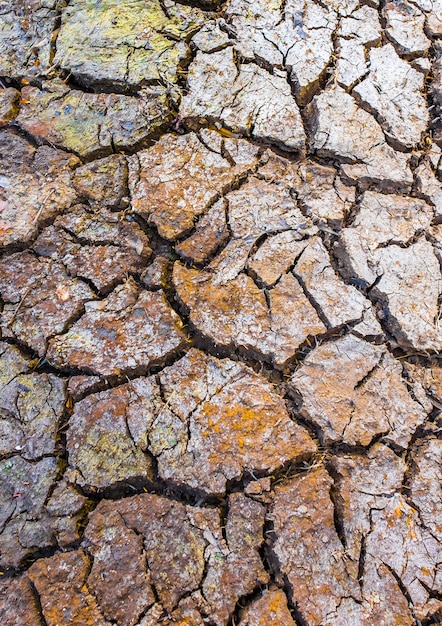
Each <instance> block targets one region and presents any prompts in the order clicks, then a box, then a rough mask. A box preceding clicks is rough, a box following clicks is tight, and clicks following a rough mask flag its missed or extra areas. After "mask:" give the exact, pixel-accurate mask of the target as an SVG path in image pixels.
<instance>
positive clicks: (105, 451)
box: [67, 379, 161, 489]
mask: <svg viewBox="0 0 442 626" xmlns="http://www.w3.org/2000/svg"><path fill="white" fill-rule="evenodd" d="M153 394H155V396H154V397H152V396H153ZM158 403H161V401H160V399H159V391H158V388H157V386H156V385H155V383H151V382H150V380H149V379H146V380H143V379H138V380H135V381H132V382H130V383H128V384H126V385H121V386H120V387H117V388H115V389H109V390H107V391H102V392H101V393H97V394H92V395H90V396H88V397H87V398H85V399H84V400H81V401H80V402H78V403H77V404H76V405H75V408H74V412H73V414H72V416H71V418H70V422H69V424H70V425H69V430H68V432H67V449H68V453H69V464H70V467H71V474H70V476H71V479H72V480H74V481H75V482H76V483H77V484H79V485H81V486H86V487H88V488H90V487H95V488H98V489H103V488H106V487H111V486H113V485H115V484H117V485H118V484H119V483H122V482H129V483H130V482H131V481H133V480H135V479H142V480H144V481H146V480H148V479H150V478H152V476H153V467H152V460H151V457H149V456H148V455H146V454H144V452H143V449H142V446H141V447H140V446H139V445H137V444H138V442H137V441H136V440H135V441H134V440H133V438H132V436H131V431H130V427H129V424H130V422H131V421H132V420H134V421H135V422H136V421H139V420H140V419H141V415H143V418H144V420H145V423H146V428H148V427H149V424H151V423H152V421H153V419H154V417H155V413H157V412H158V409H156V404H158Z"/></svg>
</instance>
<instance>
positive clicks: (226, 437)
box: [67, 350, 316, 495]
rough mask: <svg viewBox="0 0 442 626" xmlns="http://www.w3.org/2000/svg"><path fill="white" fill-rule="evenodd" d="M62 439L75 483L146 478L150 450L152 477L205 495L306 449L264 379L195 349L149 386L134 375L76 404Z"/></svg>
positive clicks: (306, 440) (307, 443)
mask: <svg viewBox="0 0 442 626" xmlns="http://www.w3.org/2000/svg"><path fill="white" fill-rule="evenodd" d="M67 446H68V451H69V463H70V466H71V470H73V473H72V472H71V478H72V479H73V480H75V481H76V482H77V483H78V484H80V485H86V486H89V487H91V486H92V487H96V488H106V487H111V486H113V485H115V484H118V483H122V482H131V481H133V480H135V479H141V480H143V481H146V480H148V479H150V478H152V476H153V465H152V460H151V458H152V457H151V455H153V456H155V457H156V459H157V464H158V473H159V476H160V478H162V479H163V480H168V481H171V482H173V483H175V484H176V485H179V486H181V487H190V488H193V489H196V490H199V491H204V492H206V493H208V494H211V495H219V494H222V493H224V492H225V489H226V484H227V482H228V481H232V480H239V479H240V478H241V477H242V475H243V474H244V472H246V471H250V472H252V473H253V472H261V473H268V472H272V471H274V470H276V469H277V468H278V467H280V466H282V465H284V463H286V462H288V461H293V460H302V459H304V458H306V457H307V456H309V455H310V454H312V453H313V452H314V451H315V449H316V448H315V444H314V443H313V441H312V440H311V439H310V437H309V436H308V434H307V432H306V431H305V430H304V429H303V428H302V427H300V426H298V425H296V424H294V423H293V422H292V421H291V420H290V418H289V415H288V413H287V409H286V407H285V404H284V402H283V400H282V399H281V398H280V397H279V396H278V395H277V394H276V393H275V392H274V390H273V389H272V387H271V385H270V384H269V383H268V382H267V381H265V379H264V378H262V377H260V376H258V375H257V374H255V373H254V372H252V370H250V369H249V368H247V367H245V366H244V365H241V364H239V363H235V362H233V361H230V360H227V359H226V360H222V361H220V360H218V359H215V358H213V357H207V356H206V355H204V354H203V353H202V352H198V351H196V350H191V351H190V352H189V354H188V355H187V356H185V357H183V358H182V359H181V360H179V361H177V363H176V364H175V365H173V366H171V367H169V368H166V369H165V370H164V371H163V372H162V373H161V374H160V375H159V379H158V383H157V382H155V380H154V379H153V378H140V379H136V380H134V381H132V382H130V383H128V384H125V385H121V386H119V387H117V388H116V389H111V390H108V391H103V392H101V393H98V394H92V395H89V396H88V397H87V398H85V399H84V400H82V401H80V402H78V403H77V404H76V406H75V409H74V413H73V415H72V417H71V419H70V427H69V431H68V434H67ZM74 470H75V471H74Z"/></svg>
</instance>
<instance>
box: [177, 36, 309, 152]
mask: <svg viewBox="0 0 442 626" xmlns="http://www.w3.org/2000/svg"><path fill="white" fill-rule="evenodd" d="M188 89H189V93H188V94H186V95H185V96H184V97H183V100H182V102H181V106H180V115H181V117H182V118H183V119H185V120H186V121H187V122H188V123H190V124H192V123H195V122H199V121H200V120H201V118H209V119H211V120H216V121H219V122H221V123H222V124H225V125H226V126H227V127H228V128H231V129H232V130H233V131H235V132H240V133H244V134H246V135H250V136H252V137H254V138H256V139H262V140H264V141H266V142H269V143H275V144H277V145H279V146H281V147H283V148H285V149H287V150H293V151H296V150H300V149H301V148H302V147H303V145H304V143H305V134H304V128H303V125H302V119H301V115H300V113H299V110H298V107H297V105H296V102H295V101H294V99H293V97H292V95H291V91H290V86H289V85H288V83H287V77H286V75H285V73H283V72H279V71H278V70H274V71H273V73H272V74H270V73H269V72H267V71H266V70H264V69H262V68H260V67H259V66H256V65H254V64H253V63H248V64H244V65H241V66H240V67H239V68H237V66H236V64H235V58H234V51H233V48H226V49H224V50H221V51H220V52H214V53H213V54H204V53H202V52H198V53H197V56H196V59H195V61H194V62H193V63H192V64H191V66H190V69H189V75H188Z"/></svg>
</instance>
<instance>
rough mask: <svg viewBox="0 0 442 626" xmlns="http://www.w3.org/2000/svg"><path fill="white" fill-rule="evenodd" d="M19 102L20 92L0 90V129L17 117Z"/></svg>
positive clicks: (11, 89)
mask: <svg viewBox="0 0 442 626" xmlns="http://www.w3.org/2000/svg"><path fill="white" fill-rule="evenodd" d="M19 100H20V92H19V91H17V89H13V88H12V87H9V88H6V89H1V88H0V127H1V126H5V125H6V124H8V123H9V122H10V121H11V120H13V119H14V117H15V116H16V115H17V113H18V102H19Z"/></svg>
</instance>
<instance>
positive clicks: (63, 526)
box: [46, 480, 91, 548]
mask: <svg viewBox="0 0 442 626" xmlns="http://www.w3.org/2000/svg"><path fill="white" fill-rule="evenodd" d="M90 508H91V503H90V501H89V500H87V498H86V497H85V496H83V495H82V494H80V493H79V492H78V491H76V489H75V488H74V487H73V486H72V485H70V484H68V483H67V482H66V481H65V480H60V481H59V482H58V483H57V485H56V486H55V489H54V490H53V491H52V493H51V497H50V498H49V500H48V502H47V504H46V511H47V512H48V513H49V515H50V516H51V520H50V521H51V526H52V529H53V530H54V532H55V535H56V538H57V544H58V546H59V547H60V548H70V547H72V546H73V545H74V544H75V543H77V542H78V541H79V540H80V538H81V531H82V529H81V525H80V523H81V522H82V521H83V519H84V517H85V515H86V513H87V512H88V511H89V510H90Z"/></svg>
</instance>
